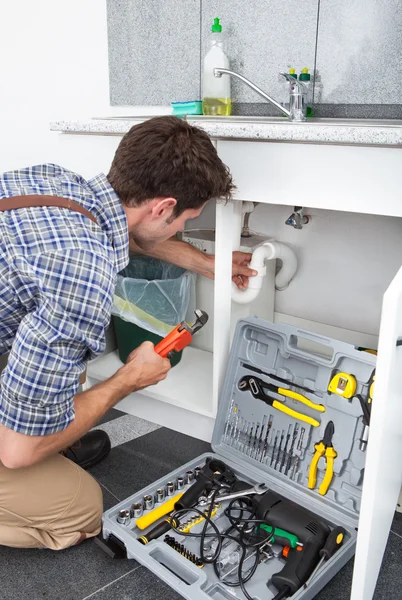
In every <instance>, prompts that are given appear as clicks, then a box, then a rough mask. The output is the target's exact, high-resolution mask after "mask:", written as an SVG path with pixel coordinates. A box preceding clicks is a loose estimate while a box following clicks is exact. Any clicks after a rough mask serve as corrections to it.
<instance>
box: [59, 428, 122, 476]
mask: <svg viewBox="0 0 402 600" xmlns="http://www.w3.org/2000/svg"><path fill="white" fill-rule="evenodd" d="M109 452H110V439H109V436H108V434H107V433H105V432H104V431H102V430H101V429H95V430H94V431H90V432H89V433H87V434H85V435H84V436H83V437H82V438H81V439H79V440H78V441H77V442H75V444H73V445H72V446H69V447H68V448H66V449H65V450H63V451H62V452H61V453H60V454H63V456H65V457H66V458H69V459H70V460H72V461H73V462H75V463H76V464H77V465H79V466H80V467H81V468H82V469H89V468H90V467H93V466H94V465H97V464H98V462H100V461H101V460H103V459H104V458H105V457H106V456H107V455H108V454H109Z"/></svg>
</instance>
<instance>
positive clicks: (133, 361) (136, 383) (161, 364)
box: [117, 342, 171, 393]
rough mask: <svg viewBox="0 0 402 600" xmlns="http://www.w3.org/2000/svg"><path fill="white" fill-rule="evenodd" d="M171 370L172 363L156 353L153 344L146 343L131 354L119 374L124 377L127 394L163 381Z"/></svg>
mask: <svg viewBox="0 0 402 600" xmlns="http://www.w3.org/2000/svg"><path fill="white" fill-rule="evenodd" d="M170 368H171V365H170V361H169V360H168V359H167V358H162V357H161V356H159V354H157V353H156V352H155V349H154V345H153V343H152V342H144V343H143V344H141V346H139V347H138V348H136V349H135V350H133V351H132V352H131V354H129V356H128V358H127V362H126V364H125V365H124V367H121V368H120V369H119V371H118V373H117V374H118V375H122V376H124V380H125V383H126V384H127V387H128V390H129V391H128V392H127V393H131V392H136V391H138V390H142V389H143V388H145V387H148V386H149V385H155V384H156V383H158V382H159V381H162V379H165V378H166V375H167V374H168V371H169V370H170Z"/></svg>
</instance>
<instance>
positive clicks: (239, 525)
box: [172, 488, 279, 600]
mask: <svg viewBox="0 0 402 600" xmlns="http://www.w3.org/2000/svg"><path fill="white" fill-rule="evenodd" d="M219 491H220V488H218V489H217V490H215V492H214V493H213V494H212V496H211V498H209V502H210V506H209V510H208V511H207V512H203V511H201V510H199V509H197V508H183V509H180V510H177V511H174V512H173V513H172V522H173V521H174V520H175V519H176V520H178V521H179V519H178V517H179V516H181V515H183V514H184V513H188V512H193V513H194V512H195V513H196V514H199V515H200V516H202V517H203V519H204V520H205V523H204V526H203V529H202V532H201V533H190V532H187V533H184V532H183V531H180V530H179V529H178V527H176V526H172V529H173V531H175V532H176V533H178V534H179V535H182V536H184V537H199V538H200V552H199V555H200V559H201V560H202V561H203V562H204V563H212V565H213V568H214V571H215V573H216V575H217V577H218V578H219V579H220V580H221V576H220V572H219V568H218V566H217V564H216V563H217V561H218V559H219V556H220V554H221V551H222V544H223V540H224V539H230V540H232V541H234V542H235V543H236V544H238V545H239V547H240V548H241V557H240V560H239V565H238V571H237V577H238V580H237V581H227V580H226V581H223V580H222V583H223V584H224V585H227V586H229V587H240V589H241V590H242V592H243V594H244V595H245V597H246V598H247V600H253V598H252V597H251V596H250V595H249V593H248V592H247V590H246V588H245V584H246V583H247V582H248V581H250V579H251V578H252V577H253V575H254V573H255V572H256V570H257V567H258V565H259V561H260V547H261V546H263V545H265V544H266V543H267V542H269V540H270V539H271V538H272V537H273V531H274V528H272V532H271V533H267V532H266V531H265V530H262V529H261V528H259V529H258V530H257V531H258V533H259V534H260V536H261V535H262V536H263V539H258V538H259V536H258V535H255V531H256V526H257V525H260V524H264V525H266V524H267V521H266V520H260V519H256V518H255V512H256V511H255V507H253V506H252V504H251V502H250V499H249V498H247V497H243V498H241V497H240V498H235V499H233V500H232V501H231V502H230V503H229V505H228V506H227V507H226V508H225V510H224V515H225V516H226V517H227V519H228V520H229V523H230V527H229V528H228V529H227V530H226V531H224V532H222V531H219V529H218V528H217V526H216V525H215V523H214V522H213V521H212V511H213V509H214V504H215V500H216V499H217V500H218V501H219V497H218V498H217V495H218V492H219ZM236 504H239V506H236ZM234 512H236V516H234V514H233V513H234ZM246 513H249V514H248V516H246V517H244V515H245V514H246ZM208 526H210V527H211V528H212V529H213V533H212V532H211V533H208V532H207V529H208ZM250 529H251V531H250ZM233 530H234V531H236V533H237V537H236V536H234V535H231V532H232V531H233ZM206 538H216V539H217V546H216V549H215V551H214V554H213V556H211V557H207V556H205V554H204V546H205V539H206ZM252 538H257V541H254V542H252V541H251V540H252ZM248 548H250V549H252V550H255V559H254V563H253V565H252V566H251V567H250V569H249V570H248V571H247V572H246V573H243V565H244V562H245V560H246V557H247V550H248ZM278 600H279V598H278Z"/></svg>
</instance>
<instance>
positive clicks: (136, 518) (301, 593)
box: [102, 317, 376, 600]
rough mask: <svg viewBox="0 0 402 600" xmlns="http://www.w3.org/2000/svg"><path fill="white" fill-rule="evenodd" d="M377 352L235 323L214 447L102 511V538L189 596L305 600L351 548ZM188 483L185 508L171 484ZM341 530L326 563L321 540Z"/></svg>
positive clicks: (266, 325)
mask: <svg viewBox="0 0 402 600" xmlns="http://www.w3.org/2000/svg"><path fill="white" fill-rule="evenodd" d="M375 362H376V357H375V356H373V355H372V354H369V353H366V352H362V351H359V350H357V349H355V348H354V347H353V346H351V345H349V344H346V343H343V342H340V341H336V340H333V339H330V338H327V337H322V336H319V335H316V334H313V333H311V332H308V331H305V330H301V329H298V328H295V327H293V326H290V325H285V324H273V323H270V322H267V321H264V320H262V319H259V318H257V317H249V318H247V319H243V320H240V321H239V322H238V324H237V327H236V331H235V335H234V339H233V343H232V349H231V354H230V359H229V363H228V369H227V373H226V377H225V381H224V385H223V390H222V395H221V398H220V402H219V409H218V414H217V418H216V423H215V428H214V432H213V438H212V449H213V452H211V453H206V454H203V455H201V456H199V457H198V458H196V459H194V460H192V461H189V462H188V463H186V464H184V465H183V466H182V467H181V468H179V469H176V470H174V471H172V472H171V473H169V474H168V475H167V476H166V477H163V478H161V479H159V480H158V481H156V482H155V483H153V484H152V485H149V486H147V487H145V488H144V489H142V490H139V491H137V492H135V493H133V494H132V495H131V496H130V497H129V498H127V499H125V500H123V501H122V502H120V503H119V504H117V505H116V506H114V507H113V508H111V509H109V510H107V511H106V512H105V513H104V515H103V527H102V537H103V540H104V542H103V544H104V546H105V549H106V550H107V551H109V553H110V554H112V555H116V554H117V553H118V552H121V553H123V554H124V556H126V557H127V558H129V559H136V560H137V561H138V562H139V563H141V564H142V565H144V566H146V567H147V568H149V569H150V570H151V571H153V572H154V573H155V574H156V575H157V576H158V577H159V578H160V579H162V580H163V581H164V582H165V583H167V584H168V585H169V586H171V587H172V588H173V589H174V590H175V591H176V592H177V593H179V594H180V595H182V596H183V597H184V598H187V599H188V600H234V599H238V600H244V599H249V598H253V599H256V600H272V599H274V598H275V599H280V598H286V597H291V598H293V599H295V600H296V599H297V600H301V599H303V600H309V599H311V598H314V597H315V596H316V594H317V593H318V592H319V591H320V590H321V589H322V588H323V587H324V586H325V585H326V584H327V583H328V582H329V581H330V579H331V578H332V577H333V576H334V575H335V574H336V573H337V572H338V571H339V570H340V569H341V568H342V567H343V566H344V565H345V564H346V562H347V561H348V560H349V559H350V558H351V557H352V556H353V554H354V551H355V545H356V536H357V527H358V518H359V509H360V501H361V490H362V482H363V474H364V463H365V447H366V441H367V434H368V426H367V425H368V423H367V420H365V417H364V403H365V402H370V401H371V396H372V386H373V381H374V373H375ZM329 388H330V390H331V391H329ZM349 392H350V393H349ZM221 463H223V465H224V466H226V467H227V472H226V471H225V472H224V473H223V474H222V472H223V471H224V469H223V467H219V465H220V464H221ZM216 465H218V466H216ZM209 476H210V477H211V480H210V482H212V483H211V485H209V487H208V486H207V487H206V488H205V490H204V491H203V492H202V493H200V492H199V489H201V488H200V487H199V486H200V484H201V483H202V481H206V480H208V477H209ZM203 477H204V480H203ZM205 477H206V478H207V479H205ZM231 477H232V479H231ZM233 477H234V478H235V480H236V482H235V484H233ZM208 481H209V480H208ZM197 485H198V492H197V494H196V496H194V494H193V499H192V501H191V502H192V504H191V507H190V508H189V507H188V506H189V505H188V504H187V505H185V507H184V508H183V507H182V505H181V503H180V494H183V493H184V494H185V493H186V492H187V491H188V490H193V491H196V486H197ZM211 486H212V487H211ZM253 486H256V487H253ZM251 488H253V489H254V490H255V493H252V492H250V490H251ZM242 490H243V491H242ZM243 492H244V494H245V495H242V494H243ZM191 493H192V492H191V491H190V492H189V493H188V494H187V496H189V495H191ZM231 493H232V494H233V493H235V495H237V496H238V497H237V498H231V499H229V498H228V499H227V500H225V499H224V496H225V495H230V494H231ZM246 494H247V495H246ZM182 497H183V499H184V497H185V496H182ZM194 498H197V500H196V501H194ZM220 498H223V499H222V500H220ZM168 509H169V510H168ZM180 509H181V510H180ZM154 511H157V512H154ZM172 511H173V512H172ZM157 515H159V518H158V519H156V516H157ZM169 515H170V516H169ZM155 526H158V527H159V529H161V532H162V533H161V535H159V534H158V537H155V539H152V537H153V534H152V533H151V532H152V531H155ZM140 527H141V528H140ZM339 528H341V529H340V531H343V533H342V534H341V535H337V537H336V540H337V541H336V543H337V544H338V546H337V548H336V551H335V552H334V553H333V555H332V556H330V558H328V560H326V556H325V555H324V557H322V552H320V550H321V549H322V547H323V546H324V543H325V541H326V540H327V538H328V536H329V534H330V532H331V531H332V533H335V534H336V533H337V531H338V529H339ZM342 528H343V529H342ZM216 531H218V532H219V534H221V537H219V536H218V534H217V533H216ZM331 535H332V534H331ZM147 536H149V537H150V539H149V540H148V537H147ZM238 539H240V540H241V543H239V542H238V541H236V540H238ZM201 546H202V548H201ZM327 556H328V555H327ZM211 561H213V562H211ZM318 564H319V567H318ZM292 565H293V566H292ZM317 567H318V570H317ZM290 571H291V573H290ZM289 573H290V575H289ZM239 578H240V580H241V581H240V580H239ZM240 583H241V585H240ZM306 583H307V586H306V585H305V584H306ZM230 584H232V585H230ZM236 584H237V585H236Z"/></svg>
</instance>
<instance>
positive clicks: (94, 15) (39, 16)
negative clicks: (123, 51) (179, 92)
mask: <svg viewBox="0 0 402 600" xmlns="http://www.w3.org/2000/svg"><path fill="white" fill-rule="evenodd" d="M0 23H1V30H0V56H1V61H0V77H1V82H2V86H1V88H2V91H1V94H0V127H1V144H0V171H5V170H8V169H13V168H20V167H22V166H26V165H29V164H34V163H40V162H51V161H53V162H54V161H55V147H56V139H57V134H55V133H51V132H50V131H49V127H48V123H49V121H50V120H52V119H57V118H69V117H70V116H74V115H78V114H79V115H81V116H82V115H87V116H93V115H94V114H96V113H98V114H99V113H102V112H105V110H106V109H107V107H108V106H109V97H108V96H109V91H108V62H107V28H106V2H105V1H104V0H69V2H54V0H53V1H52V0H36V2H32V1H31V0H13V1H12V2H1V4H0Z"/></svg>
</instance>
